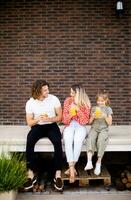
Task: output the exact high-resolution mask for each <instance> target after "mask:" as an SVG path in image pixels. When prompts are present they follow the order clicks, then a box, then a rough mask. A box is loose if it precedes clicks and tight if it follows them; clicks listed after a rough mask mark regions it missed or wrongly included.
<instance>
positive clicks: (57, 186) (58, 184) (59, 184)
mask: <svg viewBox="0 0 131 200" xmlns="http://www.w3.org/2000/svg"><path fill="white" fill-rule="evenodd" d="M54 187H55V189H57V190H58V191H61V190H62V189H63V183H62V180H61V178H55V179H54Z"/></svg>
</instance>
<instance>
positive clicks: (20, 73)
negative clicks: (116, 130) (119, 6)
mask: <svg viewBox="0 0 131 200" xmlns="http://www.w3.org/2000/svg"><path fill="white" fill-rule="evenodd" d="M124 3H125V4H124V6H125V13H124V15H123V16H122V17H120V18H119V17H117V16H116V14H115V0H100V1H98V0H28V1H27V0H13V1H10V0H8V1H7V0H5V1H4V0H3V1H2V0H1V1H0V124H21V125H22V124H25V123H26V122H25V102H26V101H27V99H28V98H29V97H30V87H31V85H32V81H34V80H36V79H39V78H40V79H46V80H47V81H49V83H50V85H51V92H52V93H54V94H55V95H57V96H58V97H59V98H60V100H61V102H62V103H63V100H64V98H65V97H66V96H67V95H68V94H69V90H70V86H71V85H72V84H73V83H76V82H79V83H82V84H83V85H84V86H85V88H86V90H87V93H88V95H89V97H90V99H91V102H92V104H93V105H94V103H95V95H96V94H97V91H98V90H101V89H106V90H107V91H108V92H109V94H110V97H111V106H112V108H113V111H114V124H131V65H130V64H131V58H130V50H131V42H130V40H131V38H130V34H131V3H130V0H125V1H124Z"/></svg>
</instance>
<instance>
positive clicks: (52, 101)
mask: <svg viewBox="0 0 131 200" xmlns="http://www.w3.org/2000/svg"><path fill="white" fill-rule="evenodd" d="M59 107H61V103H60V101H59V99H58V98H57V97H56V96H54V95H52V94H48V97H47V98H45V99H44V100H42V101H41V100H38V99H34V98H30V99H29V100H28V101H27V103H26V113H27V114H33V116H34V119H37V118H38V117H39V116H40V115H42V114H47V115H48V117H55V116H56V113H55V108H59ZM50 123H52V122H39V123H38V124H50Z"/></svg>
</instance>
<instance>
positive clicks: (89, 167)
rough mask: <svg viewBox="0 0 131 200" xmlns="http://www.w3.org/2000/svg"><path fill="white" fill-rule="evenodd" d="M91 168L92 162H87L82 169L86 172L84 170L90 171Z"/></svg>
mask: <svg viewBox="0 0 131 200" xmlns="http://www.w3.org/2000/svg"><path fill="white" fill-rule="evenodd" d="M92 168H93V165H92V161H88V162H87V164H86V166H85V168H84V170H85V171H86V170H90V169H92Z"/></svg>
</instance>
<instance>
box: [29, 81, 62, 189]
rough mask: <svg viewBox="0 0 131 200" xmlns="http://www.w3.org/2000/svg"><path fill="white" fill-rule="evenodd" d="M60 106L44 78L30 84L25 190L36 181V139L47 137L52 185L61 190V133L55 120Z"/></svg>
mask: <svg viewBox="0 0 131 200" xmlns="http://www.w3.org/2000/svg"><path fill="white" fill-rule="evenodd" d="M61 118H62V108H61V104H60V101H59V99H58V98H57V97H56V96H54V95H52V94H49V84H48V83H47V82H46V81H44V80H37V81H35V82H34V83H33V86H32V97H31V98H30V99H29V100H28V101H27V103H26V121H27V124H28V125H29V126H30V127H31V130H30V132H29V133H28V136H27V144H26V158H27V168H28V181H27V183H26V184H25V190H28V189H30V188H32V187H33V184H34V183H35V182H36V177H35V172H36V162H35V153H34V147H35V144H36V143H37V141H38V140H39V139H41V138H44V137H47V138H49V140H50V141H51V142H52V144H53V146H54V169H55V179H54V186H55V188H56V189H58V190H61V189H62V187H63V185H62V181H61V168H62V145H61V133H60V130H59V127H58V126H57V124H56V122H59V121H61Z"/></svg>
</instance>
